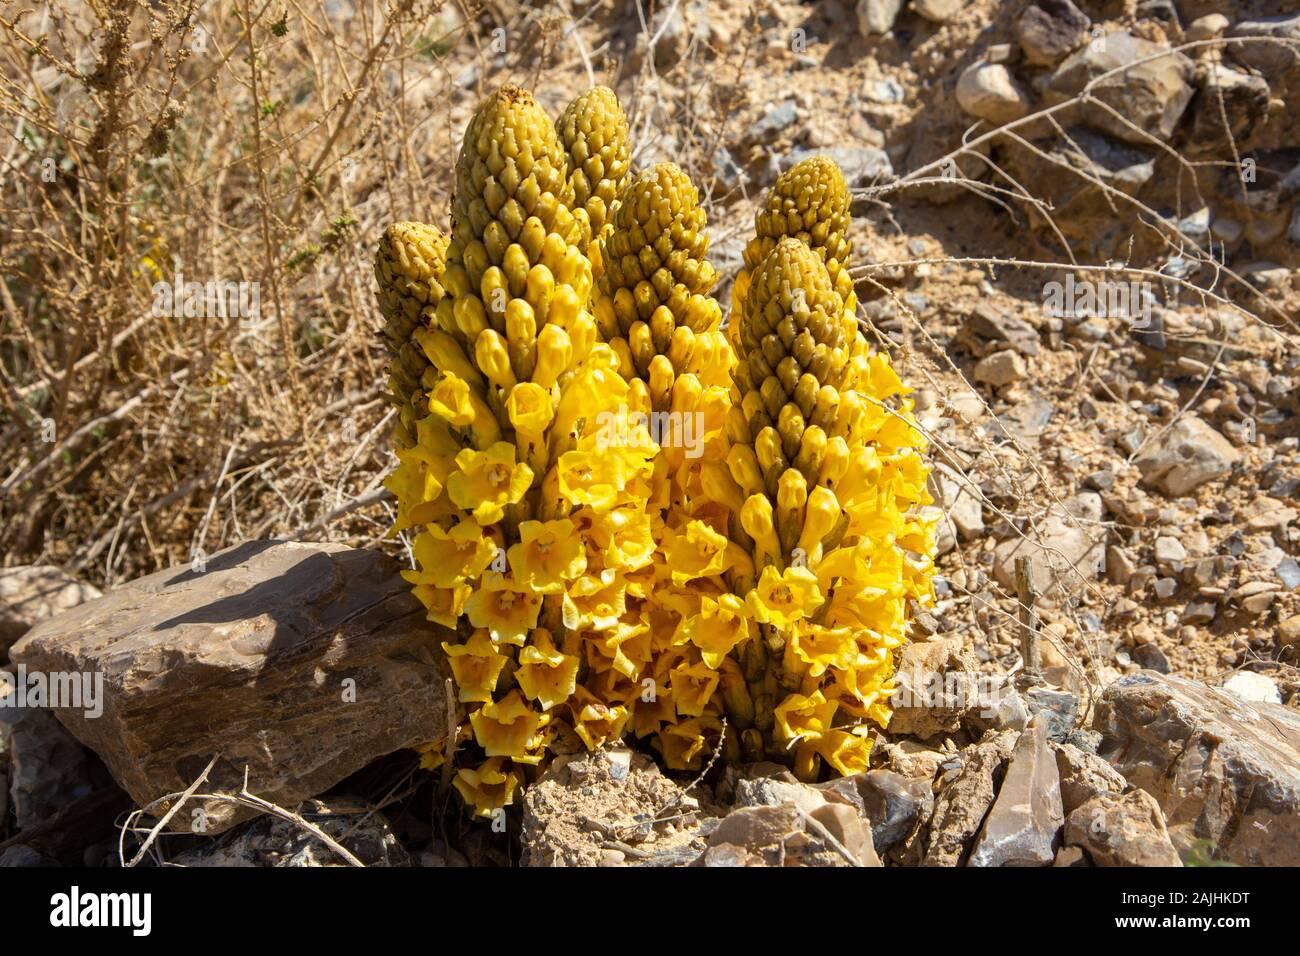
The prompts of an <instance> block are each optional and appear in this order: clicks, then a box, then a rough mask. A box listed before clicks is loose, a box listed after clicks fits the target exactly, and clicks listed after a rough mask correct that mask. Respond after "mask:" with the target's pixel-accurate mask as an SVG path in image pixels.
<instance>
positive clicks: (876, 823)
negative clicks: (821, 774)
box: [854, 770, 934, 853]
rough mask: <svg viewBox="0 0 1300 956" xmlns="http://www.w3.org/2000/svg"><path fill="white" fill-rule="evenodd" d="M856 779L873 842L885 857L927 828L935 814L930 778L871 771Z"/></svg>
mask: <svg viewBox="0 0 1300 956" xmlns="http://www.w3.org/2000/svg"><path fill="white" fill-rule="evenodd" d="M854 779H855V780H856V781H857V783H858V790H859V792H860V793H861V794H862V801H863V808H864V810H865V812H866V815H867V819H868V820H870V821H871V839H872V843H873V844H874V846H875V848H876V850H877V852H880V853H884V852H886V851H888V850H890V849H891V848H893V847H894V846H895V845H896V844H899V843H902V842H904V841H905V840H907V839H908V838H909V837H911V836H912V834H913V833H915V832H916V830H917V828H918V827H920V826H921V825H922V824H924V823H925V822H926V821H927V820H928V819H929V818H930V814H931V813H932V812H933V810H934V793H933V792H932V790H931V787H930V781H929V779H928V778H922V777H905V776H903V775H902V774H900V773H894V772H893V771H892V770H869V771H867V772H866V773H863V774H857V775H856V776H855V777H854Z"/></svg>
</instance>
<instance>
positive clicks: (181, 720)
mask: <svg viewBox="0 0 1300 956" xmlns="http://www.w3.org/2000/svg"><path fill="white" fill-rule="evenodd" d="M440 633H441V634H446V632H445V630H442V629H439V628H436V627H434V626H433V625H431V624H429V623H428V622H427V621H426V620H425V613H424V608H423V607H422V606H421V605H420V603H419V602H418V601H417V600H416V599H415V598H414V597H413V596H412V595H411V593H410V590H409V585H407V583H406V582H405V581H403V580H402V579H401V577H400V576H399V575H398V566H397V564H396V562H394V561H392V560H391V559H390V558H387V557H385V556H383V555H381V554H378V553H376V552H372V551H360V550H352V549H348V548H345V547H342V546H339V545H327V544H294V543H287V542H275V541H256V542H250V543H248V544H244V545H240V546H239V547H236V548H232V549H230V550H228V551H224V552H222V553H220V554H217V555H214V556H212V557H210V558H208V559H207V561H206V564H205V565H203V566H202V569H201V570H200V569H196V568H191V567H185V568H173V569H171V570H168V571H161V572H159V573H157V574H152V575H149V576H148V577H144V578H140V579H139V580H136V581H132V582H130V583H129V584H126V585H123V586H122V587H119V588H117V589H116V590H114V591H112V592H111V593H109V594H108V595H106V596H105V597H103V598H100V599H99V600H97V601H92V602H91V603H89V604H83V605H81V606H80V607H78V608H75V609H73V610H71V611H67V612H65V613H63V614H61V615H59V616H58V617H56V618H54V619H52V620H50V621H47V622H45V623H44V624H40V625H38V626H37V627H35V628H33V629H32V631H31V632H30V633H29V634H28V635H27V636H26V637H24V638H23V639H22V640H21V641H19V642H18V644H16V645H15V646H14V648H13V649H12V651H11V656H12V657H13V658H14V660H15V661H18V662H21V663H24V664H26V665H27V667H28V669H29V670H32V671H44V672H47V673H50V672H72V673H90V674H102V675H103V698H104V700H103V714H102V716H99V717H97V718H90V717H87V716H86V714H85V712H83V711H80V710H74V709H68V708H60V709H59V710H58V711H57V716H58V718H59V720H60V722H62V723H63V725H64V726H65V727H66V728H67V729H68V730H70V731H71V732H72V734H73V735H74V736H75V737H76V738H77V739H78V740H80V741H81V742H82V743H84V744H85V745H86V746H88V747H90V748H91V749H92V750H94V751H95V752H96V753H98V754H99V756H100V757H101V758H102V759H103V761H104V763H105V764H106V765H107V766H108V769H109V770H110V771H111V772H112V774H113V776H114V777H115V778H116V779H117V781H118V782H119V783H120V784H121V785H122V788H123V789H124V790H126V791H127V793H129V794H130V795H131V797H132V799H134V800H135V801H136V802H137V803H138V804H139V805H141V806H144V805H145V804H148V803H149V802H151V801H153V800H155V799H157V798H158V797H161V796H163V795H164V794H168V793H174V792H179V791H182V790H184V789H185V788H186V787H188V786H189V785H190V784H191V783H193V782H194V780H195V779H196V778H197V777H198V775H199V773H200V772H201V771H202V770H203V768H204V767H205V766H206V765H207V764H208V762H209V761H210V760H211V759H212V757H213V755H215V754H220V755H221V756H220V759H219V760H217V762H216V764H215V765H214V767H213V770H212V773H211V774H210V776H209V778H208V781H207V783H206V786H207V787H210V788H213V789H215V790H219V791H225V792H232V791H235V790H237V789H238V788H239V787H240V786H242V785H243V783H244V779H245V769H246V768H247V771H248V783H249V786H250V787H251V788H252V790H253V792H255V793H258V794H259V795H261V796H263V797H265V798H266V799H268V800H271V801H272V802H274V803H277V804H279V805H281V806H291V805H294V804H297V803H300V802H301V801H303V800H305V799H307V798H309V797H311V796H313V795H315V794H318V793H322V792H324V791H325V790H326V789H328V788H329V787H331V786H333V785H334V784H336V783H338V782H339V781H341V780H342V779H343V778H344V777H347V776H348V775H349V774H351V773H354V772H355V771H357V770H359V769H361V768H362V767H364V766H365V765H366V764H368V763H370V762H371V761H372V760H374V759H375V758H377V757H380V756H383V755H384V754H388V753H391V752H393V751H395V750H400V749H403V748H405V747H412V746H415V745H418V744H423V743H427V742H429V741H431V740H436V739H438V738H439V737H440V736H441V735H442V734H443V733H444V732H445V723H446V704H445V701H444V689H443V688H444V674H443V670H442V663H441V662H440V660H439V658H438V657H435V656H434V653H433V650H432V648H434V647H436V646H437V641H438V639H439V635H440ZM193 809H194V810H202V811H203V814H202V816H203V817H204V818H205V823H206V826H207V832H209V833H214V834H215V833H219V832H221V831H222V830H224V829H226V828H228V827H230V826H232V825H233V824H234V823H237V822H239V821H240V820H241V819H247V817H248V816H249V815H250V813H251V811H247V810H244V809H242V808H235V807H233V806H231V805H230V804H227V803H217V802H209V803H207V804H204V803H201V802H196V804H195V806H194V808H193ZM192 819H198V817H193V818H192V816H191V814H178V815H177V817H175V818H173V823H174V824H175V825H177V826H179V827H188V826H189V824H190V823H191V820H192Z"/></svg>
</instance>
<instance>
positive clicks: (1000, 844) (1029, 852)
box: [967, 716, 1065, 866]
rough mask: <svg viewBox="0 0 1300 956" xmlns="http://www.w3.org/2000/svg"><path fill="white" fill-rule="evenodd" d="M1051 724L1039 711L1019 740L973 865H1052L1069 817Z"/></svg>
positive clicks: (971, 856) (975, 853)
mask: <svg viewBox="0 0 1300 956" xmlns="http://www.w3.org/2000/svg"><path fill="white" fill-rule="evenodd" d="M1047 724H1048V722H1047V718H1046V717H1044V716H1038V717H1035V718H1034V719H1033V720H1031V721H1030V722H1029V726H1028V727H1027V728H1025V731H1024V733H1022V734H1021V735H1020V739H1019V740H1018V741H1016V746H1015V749H1014V750H1013V751H1012V753H1011V764H1010V766H1008V768H1007V773H1006V777H1005V778H1004V779H1003V781H1002V788H1001V789H1000V790H999V791H998V795H997V799H996V800H995V801H994V802H993V808H992V809H991V810H990V811H989V814H988V816H987V817H986V818H985V820H984V825H983V827H982V828H981V829H980V835H979V839H978V841H977V842H976V844H975V849H974V850H973V851H971V855H970V861H969V862H968V863H967V865H968V866H1048V865H1050V864H1051V863H1052V861H1053V860H1054V859H1055V857H1056V845H1057V842H1058V831H1059V830H1060V829H1061V826H1062V824H1063V823H1064V822H1065V818H1064V815H1063V812H1062V809H1061V783H1060V778H1059V776H1058V774H1057V770H1056V758H1055V755H1054V754H1053V753H1052V748H1051V746H1050V744H1049V743H1048V739H1047Z"/></svg>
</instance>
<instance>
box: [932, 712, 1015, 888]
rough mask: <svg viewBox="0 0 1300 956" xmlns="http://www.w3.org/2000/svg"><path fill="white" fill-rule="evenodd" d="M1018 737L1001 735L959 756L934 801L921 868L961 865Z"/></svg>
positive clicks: (988, 739) (988, 738)
mask: <svg viewBox="0 0 1300 956" xmlns="http://www.w3.org/2000/svg"><path fill="white" fill-rule="evenodd" d="M1019 736H1020V735H1019V734H1017V733H1015V732H1013V731H1003V732H1002V733H999V734H996V735H993V736H990V737H986V738H985V739H984V740H982V741H980V742H979V743H978V744H975V745H974V746H972V747H968V748H966V749H965V750H964V751H962V752H961V754H960V756H959V760H960V765H959V767H958V768H957V769H956V770H955V771H954V772H952V777H951V780H950V781H948V782H947V783H946V785H944V786H943V789H941V790H940V791H939V795H938V796H937V797H936V798H935V801H934V813H933V814H932V815H931V817H930V829H929V838H928V840H929V842H928V846H927V848H926V852H925V857H924V859H923V860H922V865H924V866H960V865H961V864H962V863H963V861H964V859H965V857H966V851H967V848H968V847H969V846H970V843H971V841H972V839H974V837H975V834H976V833H978V832H979V829H980V825H981V824H982V823H983V822H984V816H985V814H987V813H988V812H989V807H991V806H992V805H993V798H994V795H995V794H996V793H997V788H998V784H999V783H1000V781H1001V778H1002V769H1003V767H1004V766H1005V765H1006V762H1007V760H1009V759H1010V757H1011V751H1012V749H1013V748H1014V746H1015V742H1016V740H1017V739H1018V738H1019ZM947 777H948V775H947V774H945V779H946V778H947Z"/></svg>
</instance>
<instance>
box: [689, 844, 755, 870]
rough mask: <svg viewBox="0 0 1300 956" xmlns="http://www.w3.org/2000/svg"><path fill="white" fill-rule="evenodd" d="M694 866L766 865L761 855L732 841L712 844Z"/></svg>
mask: <svg viewBox="0 0 1300 956" xmlns="http://www.w3.org/2000/svg"><path fill="white" fill-rule="evenodd" d="M691 865H692V866H707V867H723V866H725V867H730V866H765V865H766V864H765V863H764V862H763V858H762V857H761V856H755V855H754V854H753V853H750V852H749V851H748V850H746V849H745V848H744V847H739V846H735V845H734V844H731V843H719V844H718V845H717V846H711V847H709V848H708V849H707V850H705V851H704V853H703V854H701V855H700V857H699V859H697V860H696V861H695V862H694V863H692V864H691Z"/></svg>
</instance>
